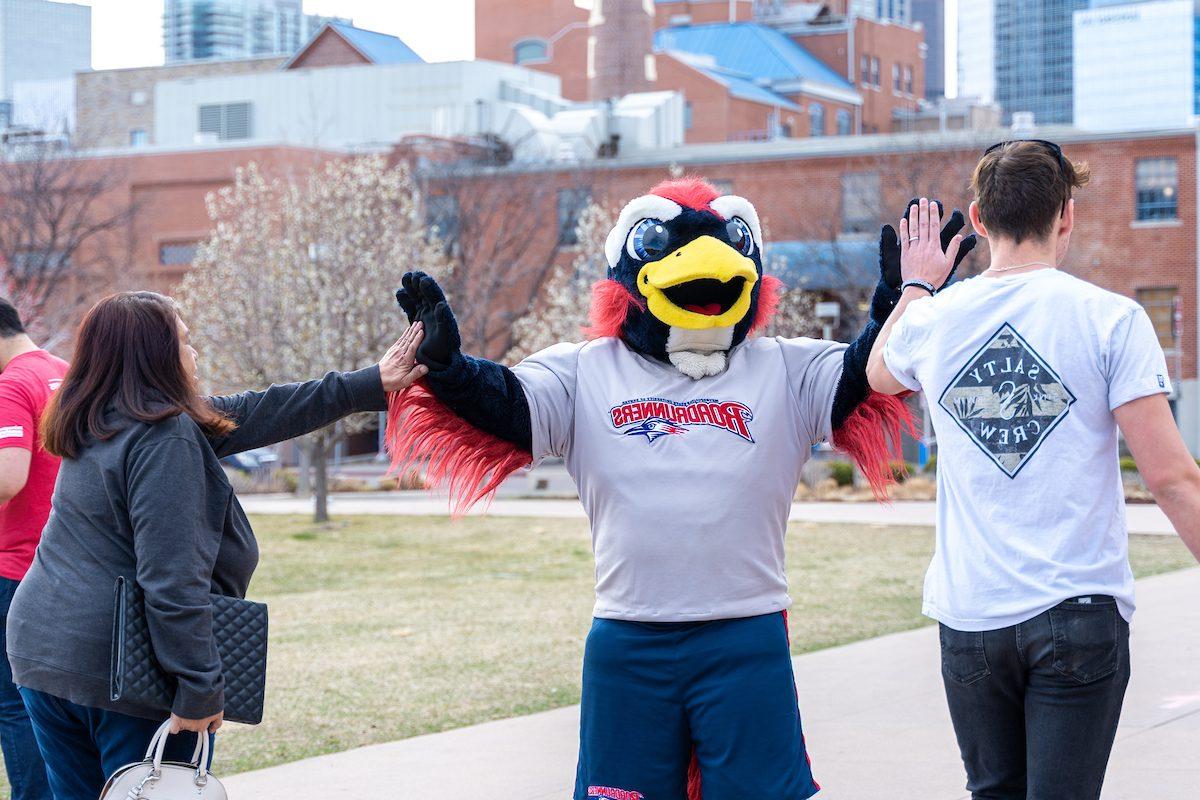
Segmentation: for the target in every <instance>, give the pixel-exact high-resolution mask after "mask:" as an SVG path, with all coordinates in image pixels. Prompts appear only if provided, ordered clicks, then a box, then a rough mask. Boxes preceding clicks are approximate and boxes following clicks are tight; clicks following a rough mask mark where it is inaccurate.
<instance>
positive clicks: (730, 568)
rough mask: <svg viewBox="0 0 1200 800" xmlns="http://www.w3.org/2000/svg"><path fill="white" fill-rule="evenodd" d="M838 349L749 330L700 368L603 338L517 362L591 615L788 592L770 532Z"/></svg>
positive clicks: (776, 602) (703, 607) (812, 436)
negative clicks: (576, 546)
mask: <svg viewBox="0 0 1200 800" xmlns="http://www.w3.org/2000/svg"><path fill="white" fill-rule="evenodd" d="M844 350H845V345H840V344H835V343H833V342H824V341H816V340H813V339H773V338H760V339H752V340H750V341H748V342H745V343H743V344H741V345H739V346H738V347H736V348H734V349H733V351H732V352H731V353H730V357H729V365H728V367H727V368H726V370H725V371H724V372H722V373H721V374H719V375H714V376H712V377H709V378H704V379H701V380H693V379H691V378H689V377H687V376H685V375H683V374H681V373H680V372H679V371H678V370H677V369H676V368H675V367H673V366H671V365H669V364H663V363H661V362H658V361H655V360H653V359H650V358H646V357H644V356H641V355H639V354H637V353H635V352H634V351H632V350H630V349H629V348H628V347H627V346H626V345H625V344H624V343H623V342H622V341H620V340H619V339H614V338H605V339H597V340H595V341H592V342H588V343H586V344H559V345H555V346H553V347H550V348H547V349H546V350H543V351H541V352H540V353H536V354H534V355H532V356H530V357H529V358H527V359H525V360H524V361H522V362H521V363H520V364H518V365H517V366H516V367H514V368H513V371H514V372H515V373H516V375H517V377H518V379H519V380H520V381H521V385H522V386H523V387H524V390H525V395H526V397H527V398H528V400H529V408H530V416H531V420H532V423H533V457H534V460H535V462H537V461H540V460H541V459H543V458H545V457H547V456H550V455H556V456H562V458H563V459H564V461H565V462H566V466H567V469H568V470H569V471H570V473H571V476H572V477H573V478H574V479H575V483H576V485H577V486H578V487H579V496H580V499H581V500H582V501H583V505H584V508H585V509H586V510H587V514H588V517H589V518H590V520H591V525H592V549H593V551H594V552H595V555H596V608H595V615H596V616H597V617H608V618H611V619H628V620H639V621H662V622H681V621H688V620H710V619H732V618H738V617H749V616H756V615H759V614H768V613H771V612H774V611H780V610H782V609H785V608H787V607H788V605H789V604H790V600H789V598H788V594H787V577H786V574H785V572H784V555H783V537H784V533H785V532H786V528H787V520H788V512H789V511H790V509H791V502H792V497H793V495H794V493H795V490H796V486H797V484H798V482H799V479H800V467H801V466H802V465H803V464H804V462H805V461H806V460H808V455H809V452H810V450H811V447H812V445H813V444H814V443H816V442H818V441H820V440H822V439H824V438H826V437H827V436H828V435H829V433H830V431H829V425H830V414H831V410H832V405H833V394H834V391H835V389H836V387H837V382H838V378H839V377H840V376H841V372H842V354H843V352H844Z"/></svg>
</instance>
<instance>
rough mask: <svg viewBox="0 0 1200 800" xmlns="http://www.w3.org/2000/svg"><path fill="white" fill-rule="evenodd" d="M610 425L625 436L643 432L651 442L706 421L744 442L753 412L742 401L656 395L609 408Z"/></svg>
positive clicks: (748, 431)
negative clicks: (666, 398)
mask: <svg viewBox="0 0 1200 800" xmlns="http://www.w3.org/2000/svg"><path fill="white" fill-rule="evenodd" d="M608 413H609V418H610V419H611V420H612V425H613V428H615V429H616V430H618V431H621V432H622V433H623V434H624V435H625V436H645V437H646V441H647V442H649V443H650V444H653V443H654V442H656V441H658V440H659V439H661V438H662V437H664V436H679V435H681V434H684V433H687V432H688V428H689V427H690V426H692V425H705V426H708V427H712V428H721V429H722V430H727V431H729V432H730V433H732V434H735V435H737V436H738V437H740V438H742V439H745V440H746V441H747V442H751V443H753V442H754V437H753V436H751V435H750V421H751V420H753V419H754V412H753V411H751V410H750V408H749V406H747V405H746V404H745V403H739V402H737V401H735V400H689V401H688V402H686V403H677V402H675V401H674V400H664V399H662V398H658V397H647V398H643V399H641V400H626V401H625V402H624V403H621V404H620V405H616V406H613V407H612V408H611V409H609V412H608Z"/></svg>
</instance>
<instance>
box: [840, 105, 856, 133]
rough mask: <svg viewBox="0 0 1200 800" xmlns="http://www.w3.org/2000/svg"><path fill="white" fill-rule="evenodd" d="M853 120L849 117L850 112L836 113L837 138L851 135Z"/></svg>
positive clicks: (843, 110)
mask: <svg viewBox="0 0 1200 800" xmlns="http://www.w3.org/2000/svg"><path fill="white" fill-rule="evenodd" d="M853 127H854V118H853V117H851V116H850V112H849V111H847V110H846V109H844V108H843V109H842V110H840V111H838V112H837V132H838V136H849V135H850V134H851V133H853V132H854V131H853Z"/></svg>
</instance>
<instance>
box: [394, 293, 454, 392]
mask: <svg viewBox="0 0 1200 800" xmlns="http://www.w3.org/2000/svg"><path fill="white" fill-rule="evenodd" d="M396 302H397V303H398V304H399V305H400V308H401V309H402V310H403V311H404V313H405V314H406V315H407V316H408V321H409V322H410V323H416V322H420V323H421V325H422V327H423V328H424V331H423V332H424V337H425V338H424V340H423V341H422V342H421V344H420V346H419V347H418V348H417V361H418V362H419V363H421V364H424V365H425V366H427V367H429V369H430V370H444V369H446V368H447V367H449V366H450V364H451V363H452V362H453V361H454V357H455V356H456V355H458V353H459V351H460V349H461V348H462V338H461V337H460V336H459V333H458V323H457V322H456V321H455V319H454V313H453V312H452V311H451V310H450V304H449V303H447V302H446V295H445V293H444V292H442V287H440V286H438V283H437V281H435V280H434V279H433V278H432V277H430V276H429V275H426V274H425V273H424V272H407V273H405V274H404V277H402V278H401V279H400V288H399V289H398V290H396Z"/></svg>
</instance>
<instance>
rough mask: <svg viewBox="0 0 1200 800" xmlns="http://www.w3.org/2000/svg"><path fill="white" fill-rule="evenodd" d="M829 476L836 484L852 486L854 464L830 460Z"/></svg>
mask: <svg viewBox="0 0 1200 800" xmlns="http://www.w3.org/2000/svg"><path fill="white" fill-rule="evenodd" d="M829 477H831V478H833V480H834V481H835V482H836V483H837V485H838V486H853V485H854V465H853V464H851V463H850V462H849V461H830V462H829Z"/></svg>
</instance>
